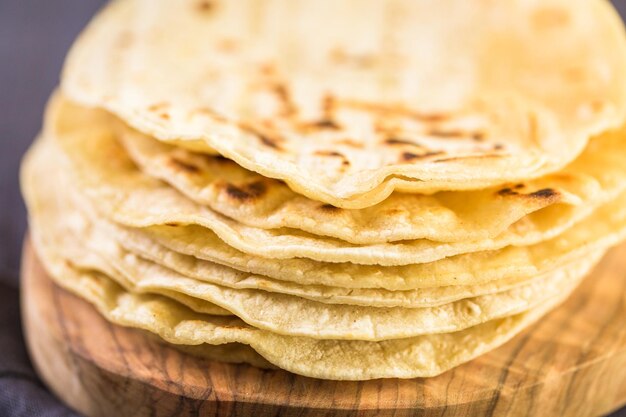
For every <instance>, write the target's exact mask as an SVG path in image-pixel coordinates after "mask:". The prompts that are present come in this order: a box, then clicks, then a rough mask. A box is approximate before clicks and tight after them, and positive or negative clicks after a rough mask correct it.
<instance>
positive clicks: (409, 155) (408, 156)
mask: <svg viewBox="0 0 626 417" xmlns="http://www.w3.org/2000/svg"><path fill="white" fill-rule="evenodd" d="M441 154H443V152H441V151H428V152H422V153H414V152H403V153H402V154H401V155H400V162H405V163H406V162H414V161H418V160H420V159H425V158H429V157H431V156H436V155H441Z"/></svg>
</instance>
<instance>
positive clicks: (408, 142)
mask: <svg viewBox="0 0 626 417" xmlns="http://www.w3.org/2000/svg"><path fill="white" fill-rule="evenodd" d="M384 143H386V144H387V145H410V146H418V147H420V148H422V147H423V146H422V145H420V144H419V143H416V142H413V141H411V140H408V139H401V138H395V137H393V138H389V139H385V142H384Z"/></svg>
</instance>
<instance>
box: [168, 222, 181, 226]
mask: <svg viewBox="0 0 626 417" xmlns="http://www.w3.org/2000/svg"><path fill="white" fill-rule="evenodd" d="M165 225H166V226H169V227H180V226H182V224H180V223H178V222H166V223H165Z"/></svg>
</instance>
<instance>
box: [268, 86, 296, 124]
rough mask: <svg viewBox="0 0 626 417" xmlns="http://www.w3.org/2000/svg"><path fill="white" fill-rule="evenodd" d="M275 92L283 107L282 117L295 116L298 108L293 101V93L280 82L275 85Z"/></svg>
mask: <svg viewBox="0 0 626 417" xmlns="http://www.w3.org/2000/svg"><path fill="white" fill-rule="evenodd" d="M273 91H274V94H276V97H278V100H279V101H280V103H281V105H282V111H281V113H282V114H281V115H282V116H293V115H294V114H296V113H297V112H298V108H297V107H296V105H295V104H294V102H293V100H292V99H291V93H290V92H289V89H288V88H287V86H286V85H285V84H283V83H279V82H277V83H275V84H274V85H273Z"/></svg>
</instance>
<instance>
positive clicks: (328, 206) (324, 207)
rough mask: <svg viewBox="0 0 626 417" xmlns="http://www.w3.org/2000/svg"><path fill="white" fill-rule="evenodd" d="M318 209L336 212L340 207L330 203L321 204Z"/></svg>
mask: <svg viewBox="0 0 626 417" xmlns="http://www.w3.org/2000/svg"><path fill="white" fill-rule="evenodd" d="M319 209H320V210H322V211H324V212H326V213H338V212H340V211H341V208H339V207H335V206H333V205H331V204H322V205H321V206H319Z"/></svg>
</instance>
